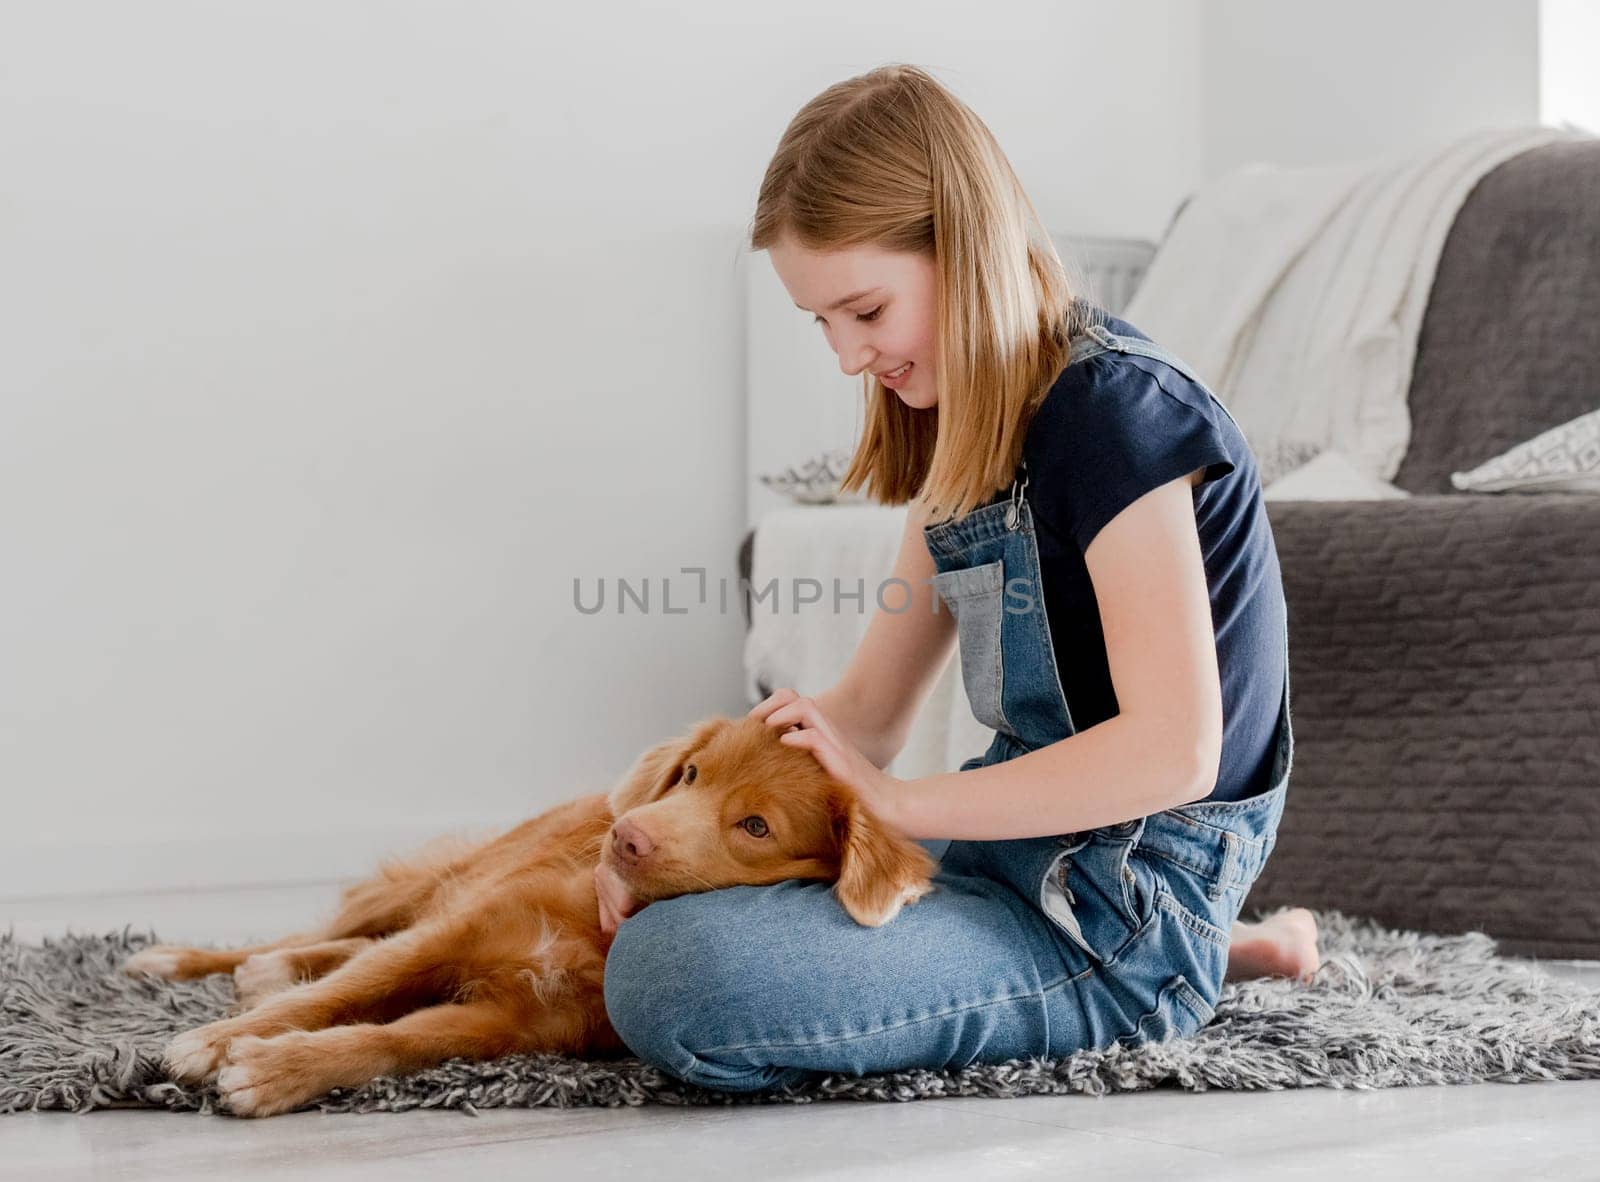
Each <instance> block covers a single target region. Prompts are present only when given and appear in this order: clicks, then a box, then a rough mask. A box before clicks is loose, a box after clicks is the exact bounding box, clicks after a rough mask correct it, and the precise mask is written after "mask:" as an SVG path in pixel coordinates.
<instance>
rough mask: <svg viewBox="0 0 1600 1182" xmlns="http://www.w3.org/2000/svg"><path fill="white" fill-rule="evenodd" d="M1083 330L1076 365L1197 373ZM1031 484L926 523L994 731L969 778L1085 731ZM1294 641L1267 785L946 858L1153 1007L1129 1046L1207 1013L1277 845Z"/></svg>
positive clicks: (1179, 1031)
mask: <svg viewBox="0 0 1600 1182" xmlns="http://www.w3.org/2000/svg"><path fill="white" fill-rule="evenodd" d="M1087 331H1088V336H1087V337H1086V338H1079V339H1078V340H1076V341H1074V345H1073V350H1072V362H1073V363H1074V364H1076V363H1077V362H1079V361H1082V360H1085V359H1087V358H1089V357H1093V356H1095V355H1096V354H1098V353H1101V352H1104V351H1105V350H1107V349H1114V350H1118V351H1120V352H1125V353H1137V354H1141V355H1143V356H1146V357H1153V358H1156V359H1158V360H1161V361H1164V362H1166V363H1167V364H1169V365H1172V366H1173V367H1175V368H1177V369H1178V370H1180V371H1181V372H1183V373H1184V374H1185V375H1186V376H1188V377H1189V378H1190V379H1191V380H1193V381H1195V382H1197V383H1199V381H1200V380H1199V378H1198V377H1196V376H1195V375H1194V374H1193V373H1192V372H1190V371H1189V370H1188V368H1187V367H1186V366H1185V365H1184V364H1183V363H1182V362H1180V361H1178V360H1177V359H1175V358H1174V357H1172V356H1171V355H1170V354H1167V353H1165V352H1163V351H1162V350H1161V349H1160V348H1158V347H1156V346H1155V345H1153V344H1151V343H1150V342H1148V341H1144V340H1140V339H1138V338H1136V337H1124V336H1118V335H1117V334H1115V333H1112V332H1109V331H1108V330H1106V329H1105V328H1103V327H1101V326H1099V325H1093V326H1091V327H1090V328H1089V329H1088V330H1087ZM1200 384H1201V385H1204V383H1200ZM1218 405H1219V406H1221V403H1220V402H1219V403H1218ZM1224 413H1226V408H1224ZM1230 417H1231V416H1230ZM1026 493H1027V472H1026V465H1025V464H1024V466H1023V469H1022V474H1021V476H1019V477H1018V478H1017V480H1016V481H1014V482H1013V485H1012V489H1011V495H1010V497H1009V498H1007V499H1006V500H1003V501H999V502H997V503H995V504H991V505H986V506H983V507H981V508H979V509H976V510H974V511H972V512H971V513H968V514H966V515H965V516H963V517H960V518H958V519H956V520H954V521H950V522H946V523H943V524H940V525H931V526H928V527H926V529H925V530H924V534H925V536H926V539H927V544H928V550H929V552H930V554H931V555H932V556H933V560H934V564H935V566H936V567H937V570H938V573H937V574H935V576H934V585H935V588H936V589H937V590H938V592H939V594H940V596H941V597H942V598H943V599H944V601H945V602H946V603H947V604H949V606H950V610H951V612H952V614H954V615H955V617H956V620H957V626H958V629H959V633H960V648H961V676H962V681H963V683H964V684H965V686H966V690H967V696H968V698H969V700H970V701H971V703H972V712H973V714H974V716H975V717H976V718H977V719H978V721H979V722H981V723H983V724H984V725H985V726H987V727H991V728H993V730H994V732H995V736H994V741H993V742H992V743H991V744H990V745H989V749H988V750H987V751H986V752H984V753H983V754H982V755H978V756H974V757H973V758H972V759H969V760H967V761H966V762H965V763H963V764H962V765H961V770H962V771H966V770H968V769H970V768H974V767H980V766H984V765H987V764H992V763H1000V762H1001V761H1003V760H1007V759H1014V758H1016V757H1017V756H1019V755H1023V754H1026V753H1027V752H1029V751H1033V750H1036V749H1037V748H1040V747H1044V746H1048V745H1049V744H1051V743H1054V742H1057V741H1058V740H1061V739H1064V738H1067V737H1068V736H1070V735H1072V734H1075V733H1076V731H1077V728H1076V727H1075V726H1074V725H1073V721H1072V716H1071V713H1070V711H1069V710H1068V707H1067V702H1066V697H1065V695H1064V694H1063V693H1062V689H1061V683H1060V679H1059V676H1058V674H1057V670H1056V660H1055V649H1054V647H1053V645H1052V643H1051V638H1050V626H1049V623H1048V622H1047V620H1046V618H1045V610H1044V602H1043V597H1042V593H1041V583H1040V576H1039V551H1038V546H1037V543H1036V537H1035V534H1034V526H1033V514H1032V511H1031V510H1030V508H1029V505H1028V500H1027V495H1026ZM1008 589H1009V591H1010V593H1009V594H1008ZM1030 601H1031V606H1029V604H1030ZM1024 607H1026V608H1027V610H1021V609H1022V608H1024ZM1284 646H1285V656H1286V659H1285V664H1284V668H1285V674H1284V686H1283V700H1282V705H1281V707H1280V712H1279V716H1278V730H1277V734H1276V738H1275V740H1274V756H1273V765H1272V770H1271V774H1270V776H1269V781H1268V782H1269V783H1270V784H1271V788H1270V789H1268V790H1267V791H1265V792H1263V793H1260V794H1258V795H1256V796H1254V797H1251V798H1249V799H1246V800H1240V801H1218V802H1210V803H1207V802H1197V803H1194V804H1187V805H1183V806H1181V807H1175V808H1170V809H1166V810H1164V811H1162V812H1159V813H1156V814H1154V815H1152V816H1148V817H1141V818H1138V819H1136V820H1132V821H1127V822H1124V823H1122V824H1119V825H1111V826H1105V827H1102V828H1099V829H1091V830H1087V831H1084V832H1079V833H1069V834H1065V835H1063V836H1059V837H1036V838H1020V839H1015V840H1009V841H954V842H951V843H950V845H949V846H948V848H947V849H946V850H945V853H944V857H943V860H942V865H943V866H945V867H947V868H950V869H952V870H970V871H975V872H979V873H983V874H987V875H990V876H993V877H997V878H1000V879H1003V880H1004V881H1006V882H1008V883H1010V884H1011V886H1012V887H1014V888H1015V889H1016V890H1017V891H1018V892H1019V893H1020V894H1022V895H1023V896H1024V897H1026V898H1028V899H1031V900H1033V901H1034V902H1035V903H1036V904H1037V906H1038V907H1039V909H1040V910H1041V911H1042V912H1044V913H1045V914H1046V915H1048V916H1049V917H1050V919H1051V920H1052V921H1053V922H1054V924H1055V925H1056V927H1057V928H1058V929H1059V931H1060V933H1061V936H1062V939H1063V941H1065V946H1066V948H1067V950H1068V953H1069V954H1070V956H1071V958H1072V959H1073V960H1074V961H1075V962H1076V963H1077V964H1079V965H1081V966H1082V968H1083V969H1084V971H1086V972H1091V973H1093V974H1095V975H1096V976H1098V977H1100V978H1102V979H1103V981H1104V983H1105V985H1106V986H1107V987H1108V988H1109V989H1111V990H1112V991H1113V992H1114V993H1116V994H1117V995H1118V996H1119V997H1120V998H1121V999H1122V1000H1123V1001H1124V1002H1125V1004H1126V1005H1127V1006H1128V1009H1129V1012H1130V1013H1136V1014H1139V1015H1141V1016H1142V1017H1141V1019H1140V1021H1139V1023H1138V1026H1137V1032H1136V1037H1135V1038H1134V1039H1133V1040H1132V1041H1143V1040H1144V1039H1145V1038H1156V1039H1159V1038H1162V1037H1166V1036H1168V1035H1178V1036H1184V1035H1189V1034H1192V1033H1194V1032H1195V1031H1196V1030H1198V1029H1199V1028H1200V1027H1201V1026H1203V1025H1205V1023H1206V1022H1207V1021H1208V1020H1209V1019H1210V1018H1211V1015H1212V1012H1213V1006H1214V1005H1215V1003H1216V1000H1217V997H1218V995H1219V994H1220V992H1221V989H1222V977H1223V971H1224V969H1225V968H1226V967H1227V959H1228V956H1227V949H1228V932H1229V929H1230V928H1231V926H1232V924H1233V922H1234V920H1235V918H1236V917H1237V916H1238V914H1239V910H1240V907H1241V905H1242V903H1243V901H1244V896H1245V894H1246V892H1247V891H1248V890H1249V888H1250V885H1251V883H1253V882H1254V881H1255V879H1256V876H1257V875H1258V874H1259V873H1260V871H1261V868H1262V866H1263V865H1264V864H1265V862H1266V860H1267V855H1268V854H1269V853H1270V852H1271V850H1272V846H1273V843H1274V841H1275V840H1276V834H1277V827H1278V818H1279V817H1280V816H1281V815H1282V812H1283V802H1284V795H1285V792H1286V791H1287V784H1288V778H1289V768H1290V764H1291V763H1292V761H1293V758H1294V737H1293V731H1292V729H1291V726H1290V719H1289V682H1288V673H1287V669H1288V662H1287V646H1288V635H1287V631H1286V632H1285V635H1284Z"/></svg>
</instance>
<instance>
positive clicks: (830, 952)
mask: <svg viewBox="0 0 1600 1182" xmlns="http://www.w3.org/2000/svg"><path fill="white" fill-rule="evenodd" d="M1088 331H1089V335H1088V337H1086V338H1079V339H1077V340H1075V341H1074V342H1073V354H1072V360H1073V363H1074V364H1075V363H1077V362H1078V361H1080V360H1083V359H1085V358H1087V357H1091V356H1094V355H1095V354H1097V353H1099V352H1101V351H1103V350H1105V349H1118V350H1122V351H1126V352H1133V353H1141V354H1144V355H1146V356H1150V357H1155V358H1158V359H1161V360H1164V361H1167V362H1168V363H1169V364H1172V365H1174V366H1176V367H1178V368H1179V369H1182V370H1183V372H1185V373H1186V374H1188V376H1189V377H1191V378H1193V377H1194V375H1193V374H1192V373H1189V371H1188V370H1187V369H1184V367H1183V366H1182V365H1181V364H1180V363H1178V362H1177V361H1175V360H1173V359H1172V358H1171V357H1170V356H1168V355H1166V354H1164V353H1162V352H1161V351H1160V350H1159V349H1157V348H1155V347H1154V346H1152V345H1151V344H1149V343H1148V342H1146V341H1142V340H1138V339H1136V338H1128V337H1119V336H1116V335H1114V334H1112V333H1110V332H1108V331H1106V330H1105V329H1104V328H1103V327H1100V326H1095V327H1094V328H1091V329H1089V330H1088ZM1195 380H1197V381H1198V379H1195ZM1026 493H1027V478H1026V472H1024V473H1023V474H1022V476H1021V478H1020V479H1019V480H1018V481H1017V482H1016V483H1015V484H1014V485H1013V488H1012V490H1011V495H1010V496H1009V497H1008V498H1006V499H1005V500H1003V501H998V502H996V503H994V504H991V505H986V506H983V507H980V508H978V509H975V510H973V511H972V512H970V513H968V514H965V515H964V516H962V517H959V518H957V519H955V520H953V521H949V522H944V523H941V524H938V525H933V526H929V527H927V528H926V529H925V531H924V534H925V538H926V542H927V545H928V550H929V553H930V554H931V556H932V557H933V560H934V565H935V568H936V573H935V575H934V583H935V587H936V590H937V591H938V593H939V595H940V596H941V598H942V599H943V601H944V602H945V603H947V604H948V605H949V608H950V610H951V611H952V613H953V614H954V615H955V617H956V622H957V627H958V631H959V635H960V651H961V671H962V677H963V679H964V682H965V684H966V688H967V693H968V696H969V698H970V699H971V703H972V709H973V712H974V714H975V715H976V717H977V718H978V719H979V720H980V721H982V722H983V723H984V724H985V725H986V726H989V727H992V728H993V729H994V732H995V737H994V740H993V742H992V743H991V744H990V746H989V749H988V750H987V751H986V752H985V753H984V754H982V755H979V756H976V757H974V758H972V759H969V760H967V761H966V762H965V763H964V764H962V770H963V771H965V770H970V769H971V768H973V767H977V766H979V765H983V764H990V763H998V762H1000V761H1001V760H1006V759H1013V758H1015V757H1016V756H1018V755H1021V754H1023V753H1025V752H1028V751H1032V750H1034V749H1036V748H1038V747H1043V746H1045V745H1047V744H1050V743H1054V742H1056V741H1058V740H1060V739H1064V738H1067V737H1068V736H1070V735H1072V734H1073V733H1074V726H1073V722H1072V718H1071V716H1070V715H1069V713H1068V711H1067V704H1066V699H1065V696H1064V695H1063V693H1062V691H1061V685H1060V680H1059V676H1058V674H1057V670H1056V664H1055V650H1054V648H1053V647H1052V645H1051V641H1050V629H1049V626H1048V623H1047V622H1046V618H1045V609H1044V601H1043V598H1042V597H1041V595H1040V593H1039V590H1040V589H1039V554H1038V548H1037V546H1036V544H1035V540H1034V527H1033V516H1032V512H1031V510H1030V508H1029V506H1028V500H1027V495H1026ZM1019 578H1021V579H1027V580H1029V581H1030V586H1031V588H1032V591H1031V597H1032V599H1033V601H1034V608H1033V610H1030V611H1026V612H1018V611H1008V610H1007V605H1008V603H1010V604H1013V605H1014V604H1015V602H1016V601H1015V599H1012V600H1008V599H1007V598H1006V589H1007V585H1008V583H1010V582H1011V581H1012V580H1015V579H1019ZM1284 643H1285V646H1286V647H1287V643H1288V638H1287V635H1286V636H1285V639H1284ZM1292 754H1293V739H1292V736H1291V732H1290V726H1289V686H1288V682H1287V679H1286V680H1285V683H1284V687H1283V706H1282V710H1281V712H1280V715H1279V724H1278V732H1277V737H1276V740H1275V746H1274V760H1273V766H1272V775H1271V780H1270V782H1271V785H1272V787H1271V789H1270V790H1269V791H1266V792H1264V793H1261V794H1260V795H1257V796H1254V797H1251V798H1249V799H1247V800H1241V801H1231V802H1230V801H1219V802H1215V803H1205V802H1200V803H1195V804H1188V805H1184V806H1182V807H1180V808H1172V809H1167V810H1165V811H1163V812H1160V813H1157V814H1155V815H1153V816H1149V817H1141V818H1138V819H1136V820H1132V821H1128V822H1126V823H1124V824H1120V825H1111V826H1104V827H1101V828H1099V829H1093V830H1089V831H1087V832H1082V833H1070V834H1066V835H1062V836H1053V837H1037V838H1028V839H1019V840H1012V841H954V842H950V843H948V845H947V846H946V848H945V849H944V851H943V859H942V861H941V862H940V864H939V867H938V871H937V873H936V874H935V876H934V879H933V882H934V889H933V890H932V891H930V892H929V893H928V894H926V895H924V896H923V897H922V898H921V899H918V900H917V901H916V902H915V903H913V904H911V905H909V906H906V907H905V908H903V909H902V910H901V911H900V913H899V914H898V915H897V916H896V917H895V918H894V919H892V920H891V921H889V922H888V923H885V924H882V925H881V926H879V927H875V928H873V927H863V926H861V925H860V924H857V923H856V922H855V921H854V920H852V919H851V918H850V917H849V916H848V915H847V914H846V913H845V911H844V909H843V908H842V907H840V906H839V903H838V900H837V899H836V898H835V897H834V895H833V892H832V884H830V883H827V882H821V881H814V880H801V879H788V880H785V881H783V882H779V883H774V884H771V885H768V886H735V887H727V888H724V889H721V890H714V891H706V892H703V893H700V894H691V895H680V896H678V897H676V898H672V899H661V900H658V901H656V902H654V903H651V904H650V905H649V906H647V907H644V908H643V909H642V910H640V911H639V912H637V913H636V914H634V915H632V916H630V917H629V918H628V919H626V920H624V921H623V922H622V924H621V925H620V926H619V927H618V929H617V934H616V938H615V941H614V942H613V943H612V945H611V949H610V952H609V953H608V955H607V958H606V966H605V1003H606V1012H607V1014H608V1016H609V1017H610V1020H611V1023H612V1025H613V1026H614V1027H615V1028H616V1031H617V1033H618V1034H619V1035H620V1036H621V1038H622V1040H623V1042H624V1043H625V1044H626V1045H627V1046H628V1048H629V1049H630V1050H632V1051H633V1052H634V1053H635V1054H636V1055H638V1056H639V1057H640V1058H642V1059H644V1060H646V1061H647V1062H649V1063H652V1064H654V1065H656V1066H658V1067H660V1068H662V1069H663V1070H665V1071H667V1072H669V1073H670V1074H672V1075H675V1076H677V1077H679V1078H681V1079H684V1080H687V1081H689V1082H692V1083H698V1084H701V1085H703V1086H706V1087H710V1088H714V1089H718V1090H722V1091H735V1092H755V1091H764V1090H768V1089H771V1088H774V1087H780V1086H783V1085H787V1084H791V1083H798V1082H801V1081H804V1080H806V1079H808V1078H809V1077H812V1076H816V1075H821V1074H824V1073H835V1074H840V1073H842V1074H852V1075H863V1074H874V1073H879V1072H886V1071H896V1070H904V1069H907V1068H916V1067H921V1068H928V1069H953V1068H960V1067H963V1066H967V1065H970V1064H973V1063H998V1062H1004V1061H1007V1060H1011V1059H1021V1058H1028V1057H1035V1056H1050V1057H1062V1056H1065V1055H1069V1054H1071V1053H1072V1052H1074V1051H1077V1050H1081V1049H1084V1048H1088V1047H1107V1046H1110V1045H1112V1044H1113V1043H1122V1044H1124V1045H1128V1046H1133V1045H1137V1044H1138V1043H1141V1042H1145V1041H1147V1040H1160V1039H1165V1038H1169V1037H1182V1036H1186V1035H1190V1034H1193V1033H1194V1032H1195V1031H1196V1030H1198V1029H1199V1028H1200V1027H1201V1026H1203V1025H1204V1024H1205V1023H1206V1022H1207V1021H1208V1020H1209V1019H1210V1018H1211V1016H1212V1012H1213V1006H1214V1005H1215V1004H1216V1000H1217V997H1218V995H1219V994H1220V992H1221V989H1222V977H1223V971H1224V969H1225V968H1226V966H1227V959H1228V939H1229V929H1230V927H1231V926H1232V924H1233V921H1234V919H1235V917H1236V916H1237V915H1238V913H1239V909H1240V906H1241V904H1242V903H1243V901H1244V896H1245V892H1246V891H1247V890H1248V889H1249V887H1250V884H1251V883H1252V882H1253V881H1254V879H1255V877H1256V875H1257V874H1258V873H1259V872H1260V870H1261V867H1262V865H1263V863H1265V861H1266V859H1267V854H1268V852H1269V851H1270V850H1271V849H1272V844H1273V840H1274V836H1275V834H1276V831H1277V823H1278V817H1279V815H1280V814H1281V812H1282V810H1283V800H1284V793H1285V788H1286V784H1287V781H1288V776H1289V765H1290V761H1291V758H1292ZM922 844H923V845H924V846H925V847H928V848H929V850H930V852H932V853H935V854H936V855H937V853H938V850H937V848H935V846H936V844H937V843H934V844H930V843H929V842H926V841H925V842H923V843H922Z"/></svg>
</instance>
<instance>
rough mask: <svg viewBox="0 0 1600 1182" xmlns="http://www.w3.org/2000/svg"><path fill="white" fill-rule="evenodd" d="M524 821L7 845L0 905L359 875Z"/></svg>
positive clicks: (0, 861) (0, 866) (0, 860)
mask: <svg viewBox="0 0 1600 1182" xmlns="http://www.w3.org/2000/svg"><path fill="white" fill-rule="evenodd" d="M521 819H524V818H505V817H487V818H485V817H479V818H467V819H461V818H442V819H437V820H431V821H418V822H416V823H411V824H405V825H385V826H374V827H367V826H356V825H354V824H347V825H345V826H343V827H339V828H333V829H321V830H316V831H306V832H286V833H260V832H250V831H245V832H242V833H227V834H185V835H180V836H173V837H135V838H130V839H128V840H126V841H118V842H108V841H99V842H32V843H28V844H21V843H16V842H10V841H5V840H0V901H3V900H29V899H41V898H61V897H73V896H79V895H106V894H116V893H119V892H141V893H149V892H164V891H190V890H210V889H217V888H226V887H241V886H260V885H268V884H272V885H279V884H281V885H293V884H297V883H316V882H331V881H338V880H343V879H351V878H357V877H360V876H362V875H365V874H369V873H371V872H372V870H373V868H374V867H375V866H376V865H377V863H378V861H379V860H380V859H381V858H384V857H386V856H390V855H395V854H405V853H408V852H410V851H412V850H415V849H416V848H417V847H419V846H421V845H422V844H423V843H425V842H427V841H429V840H431V839H432V838H435V837H438V836H440V835H441V834H446V833H455V834H462V835H465V836H479V835H482V836H487V835H489V834H491V833H494V832H498V831H500V830H503V829H505V828H508V827H509V826H510V825H512V824H514V823H515V822H516V821H517V820H521Z"/></svg>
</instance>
